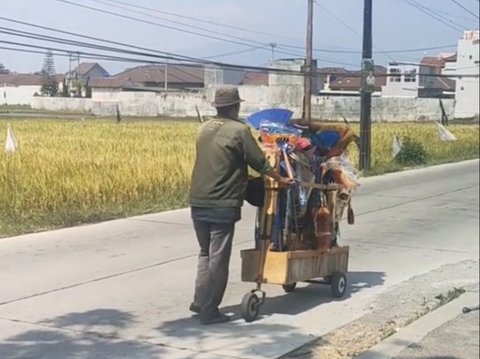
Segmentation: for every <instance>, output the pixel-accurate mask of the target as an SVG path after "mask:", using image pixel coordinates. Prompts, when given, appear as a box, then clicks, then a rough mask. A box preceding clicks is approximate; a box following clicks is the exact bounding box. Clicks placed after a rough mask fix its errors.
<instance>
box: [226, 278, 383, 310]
mask: <svg viewBox="0 0 480 359" xmlns="http://www.w3.org/2000/svg"><path fill="white" fill-rule="evenodd" d="M347 282H348V285H347V290H346V293H345V295H344V296H343V297H342V298H338V299H337V298H333V297H332V295H331V288H330V286H329V285H319V284H307V285H305V286H302V287H297V288H296V289H295V291H293V292H291V293H285V294H283V295H279V296H276V297H268V293H267V297H266V299H265V303H264V304H263V305H262V307H261V309H260V312H261V316H263V317H265V316H271V315H274V314H284V315H297V314H300V313H303V312H306V311H308V310H311V309H313V308H315V307H318V306H320V305H323V304H328V303H331V302H339V301H344V300H347V299H349V298H351V296H352V295H353V294H355V293H358V292H360V291H362V290H365V289H369V288H374V287H378V286H381V285H383V284H384V282H385V272H348V273H347ZM222 310H223V311H224V312H226V313H233V319H239V318H240V317H241V316H240V306H239V305H234V306H230V307H225V308H223V309H222Z"/></svg>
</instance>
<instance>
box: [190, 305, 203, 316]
mask: <svg viewBox="0 0 480 359" xmlns="http://www.w3.org/2000/svg"><path fill="white" fill-rule="evenodd" d="M189 309H190V311H191V312H194V313H197V314H200V312H201V311H202V307H201V306H200V304H197V303H192V304H190V308H189Z"/></svg>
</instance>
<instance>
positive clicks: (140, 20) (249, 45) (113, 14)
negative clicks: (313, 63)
mask: <svg viewBox="0 0 480 359" xmlns="http://www.w3.org/2000/svg"><path fill="white" fill-rule="evenodd" d="M55 1H57V2H61V3H64V4H68V5H71V6H76V7H80V8H84V9H89V10H92V11H96V12H100V13H103V14H108V15H112V16H117V17H121V18H124V19H128V20H132V21H136V22H140V23H144V24H148V25H153V26H157V27H162V28H166V29H170V30H174V31H179V32H183V33H186V34H190V35H195V36H201V37H205V38H209V39H212V40H218V41H223V42H228V43H231V44H237V45H241V46H247V47H252V44H251V43H245V42H242V41H237V40H229V39H226V38H223V37H218V36H213V35H207V34H201V33H198V32H195V31H190V30H186V29H181V28H178V27H175V26H170V25H164V24H159V23H157V22H153V21H149V20H144V19H140V18H137V17H133V16H129V15H124V14H119V13H116V12H113V11H109V10H104V9H99V8H96V7H93V6H88V5H81V4H76V3H74V2H71V1H68V0H55ZM262 48H263V49H264V50H268V51H270V48H269V47H268V46H267V45H264V46H262ZM282 53H283V54H285V55H290V56H297V57H298V56H299V54H297V53H292V52H286V51H282Z"/></svg>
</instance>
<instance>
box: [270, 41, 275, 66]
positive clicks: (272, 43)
mask: <svg viewBox="0 0 480 359" xmlns="http://www.w3.org/2000/svg"><path fill="white" fill-rule="evenodd" d="M269 45H270V47H271V48H272V61H273V60H275V48H276V47H277V44H276V43H274V42H271V43H270V44H269Z"/></svg>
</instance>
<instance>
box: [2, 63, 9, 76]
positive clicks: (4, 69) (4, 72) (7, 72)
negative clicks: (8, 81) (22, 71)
mask: <svg viewBox="0 0 480 359" xmlns="http://www.w3.org/2000/svg"><path fill="white" fill-rule="evenodd" d="M9 73H10V70H9V69H7V68H6V67H5V66H4V65H3V64H2V63H1V62H0V75H7V74H9Z"/></svg>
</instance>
